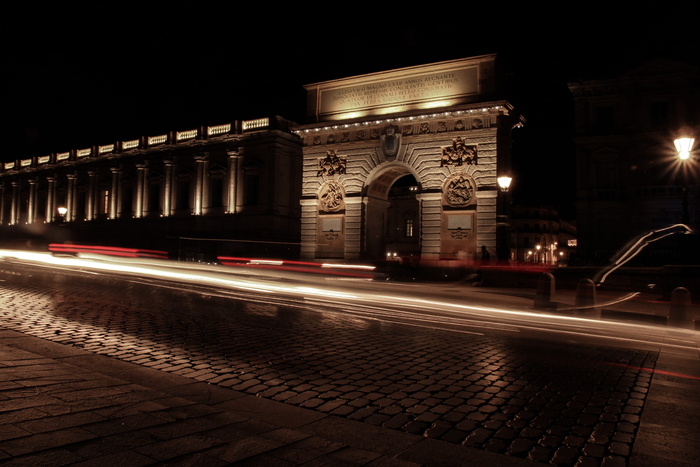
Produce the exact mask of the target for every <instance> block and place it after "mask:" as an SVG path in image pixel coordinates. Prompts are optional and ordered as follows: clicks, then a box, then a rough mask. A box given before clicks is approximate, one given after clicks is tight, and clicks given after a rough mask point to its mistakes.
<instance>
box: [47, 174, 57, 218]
mask: <svg viewBox="0 0 700 467" xmlns="http://www.w3.org/2000/svg"><path fill="white" fill-rule="evenodd" d="M46 182H47V184H48V187H47V190H46V222H53V221H54V220H56V177H54V176H50V177H46Z"/></svg>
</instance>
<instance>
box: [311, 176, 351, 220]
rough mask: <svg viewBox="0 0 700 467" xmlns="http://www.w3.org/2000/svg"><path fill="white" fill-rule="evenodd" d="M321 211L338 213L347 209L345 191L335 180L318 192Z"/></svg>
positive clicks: (322, 186) (324, 185)
mask: <svg viewBox="0 0 700 467" xmlns="http://www.w3.org/2000/svg"><path fill="white" fill-rule="evenodd" d="M318 207H319V211H321V212H324V213H337V212H340V211H342V210H343V209H344V208H345V190H344V189H343V186H342V185H341V184H340V183H338V182H336V181H335V180H331V181H328V182H326V183H324V184H323V185H321V189H320V190H319V192H318Z"/></svg>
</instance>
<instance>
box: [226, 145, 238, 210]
mask: <svg viewBox="0 0 700 467" xmlns="http://www.w3.org/2000/svg"><path fill="white" fill-rule="evenodd" d="M240 161H241V155H240V153H239V152H236V151H229V153H228V180H227V184H226V212H227V213H228V214H235V213H237V212H238V200H239V199H240V197H239V192H238V189H239V187H240V185H241V184H240V183H239V181H238V173H239V165H240Z"/></svg>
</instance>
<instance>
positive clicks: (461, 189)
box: [442, 173, 476, 208]
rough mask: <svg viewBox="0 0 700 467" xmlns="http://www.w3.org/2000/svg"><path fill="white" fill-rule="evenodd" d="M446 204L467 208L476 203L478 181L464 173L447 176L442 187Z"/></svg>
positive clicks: (444, 203)
mask: <svg viewBox="0 0 700 467" xmlns="http://www.w3.org/2000/svg"><path fill="white" fill-rule="evenodd" d="M442 200H443V205H444V206H449V207H452V208H465V207H468V206H472V205H475V204H476V182H475V181H474V179H473V178H472V177H471V176H469V175H467V174H464V173H455V174H452V175H450V176H449V177H447V179H446V180H445V183H444V184H443V188H442Z"/></svg>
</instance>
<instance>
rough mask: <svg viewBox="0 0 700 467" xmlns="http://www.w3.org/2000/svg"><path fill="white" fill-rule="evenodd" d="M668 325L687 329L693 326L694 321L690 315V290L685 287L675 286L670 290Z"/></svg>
mask: <svg viewBox="0 0 700 467" xmlns="http://www.w3.org/2000/svg"><path fill="white" fill-rule="evenodd" d="M668 325H669V326H673V327H677V328H688V329H693V328H694V327H695V323H694V322H693V319H692V317H691V316H690V291H689V290H688V289H686V288H685V287H676V288H675V289H673V292H671V307H670V309H669V312H668Z"/></svg>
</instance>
